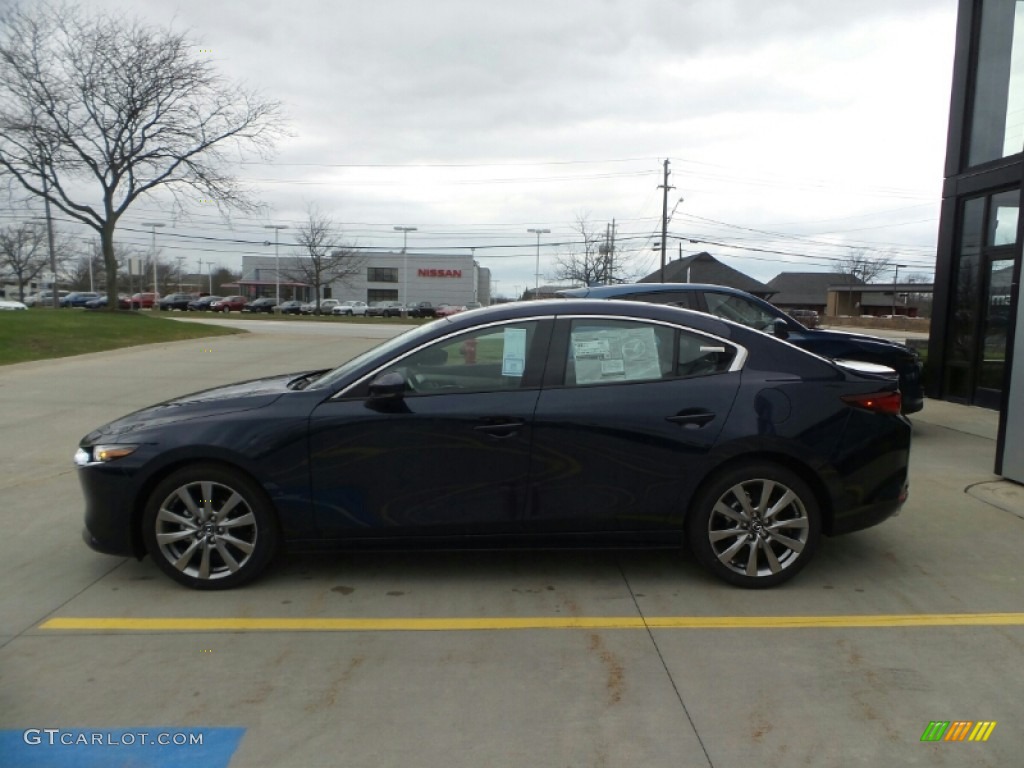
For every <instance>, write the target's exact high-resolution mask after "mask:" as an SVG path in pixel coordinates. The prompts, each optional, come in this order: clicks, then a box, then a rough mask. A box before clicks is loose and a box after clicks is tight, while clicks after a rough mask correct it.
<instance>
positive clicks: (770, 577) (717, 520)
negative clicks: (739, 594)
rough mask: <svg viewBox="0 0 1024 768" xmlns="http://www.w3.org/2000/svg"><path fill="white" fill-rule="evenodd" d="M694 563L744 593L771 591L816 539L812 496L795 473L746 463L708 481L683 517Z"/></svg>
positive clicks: (810, 551)
mask: <svg viewBox="0 0 1024 768" xmlns="http://www.w3.org/2000/svg"><path fill="white" fill-rule="evenodd" d="M687 536H688V540H689V543H690V548H691V549H692V550H693V553H694V555H695V556H696V558H697V560H698V562H700V564H701V565H703V566H704V567H705V568H707V569H708V570H709V571H710V572H711V573H713V574H714V575H715V576H717V577H719V578H720V579H723V580H724V581H727V582H729V583H730V584H735V585H737V586H740V587H747V588H754V589H757V588H763V587H773V586H775V585H777V584H781V583H782V582H784V581H787V580H789V579H791V578H792V577H793V576H795V575H796V574H797V573H798V572H799V571H800V570H801V569H802V568H803V567H804V566H805V565H806V564H807V562H808V561H809V560H810V559H811V557H812V556H813V555H814V552H815V550H816V549H817V546H818V541H819V539H820V538H821V513H820V511H819V509H818V502H817V499H816V498H815V496H814V492H813V491H812V490H811V488H810V486H808V485H807V483H806V482H804V481H803V480H802V479H801V478H800V477H799V476H798V475H797V474H796V473H795V472H792V471H791V470H789V469H787V468H785V467H781V466H778V465H775V464H766V463H760V462H759V463H751V464H747V465H743V466H737V467H734V468H732V469H730V470H727V471H725V472H724V473H722V474H719V475H717V476H714V477H713V478H712V479H711V480H710V481H709V482H708V483H707V484H706V485H705V486H704V487H703V488H701V490H700V491H699V492H698V494H697V497H696V499H695V501H694V504H693V507H692V508H691V511H690V514H689V515H688V517H687Z"/></svg>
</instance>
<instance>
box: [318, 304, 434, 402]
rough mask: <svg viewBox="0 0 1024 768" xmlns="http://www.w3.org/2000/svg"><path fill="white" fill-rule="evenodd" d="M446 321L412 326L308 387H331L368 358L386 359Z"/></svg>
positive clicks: (427, 334) (329, 372) (326, 374)
mask: <svg viewBox="0 0 1024 768" xmlns="http://www.w3.org/2000/svg"><path fill="white" fill-rule="evenodd" d="M446 322H448V321H447V320H444V319H441V320H435V321H434V322H432V323H427V324H426V325H420V326H417V327H416V328H411V329H410V330H408V331H406V332H405V333H401V334H399V335H398V336H395V337H393V338H391V339H388V340H387V341H385V342H384V343H382V344H378V345H377V346H376V347H373V348H372V349H368V350H367V351H366V352H363V353H362V354H361V355H358V356H357V357H353V358H352V359H351V360H349V361H347V362H344V363H342V364H341V365H339V366H338V367H337V368H335V369H334V370H331V371H328V372H327V373H325V374H324V375H323V376H321V377H320V378H319V379H317V380H316V381H315V382H313V383H311V384H310V385H309V387H308V388H309V389H329V388H330V387H332V386H334V384H335V383H337V382H338V381H341V380H342V379H343V378H345V377H346V376H348V375H349V374H350V373H351V372H352V371H355V370H358V369H359V368H360V367H362V366H363V365H364V364H365V363H366V361H367V360H371V359H373V358H375V357H378V356H379V357H381V358H382V359H386V358H387V357H388V356H390V355H391V354H392V353H393V352H394V351H395V350H397V349H399V348H401V347H403V346H404V345H406V344H407V343H409V342H410V341H415V340H416V339H418V338H419V337H421V336H429V335H430V334H431V333H432V332H433V330H434V329H435V328H436V327H437V325H438V323H446Z"/></svg>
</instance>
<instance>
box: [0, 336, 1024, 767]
mask: <svg viewBox="0 0 1024 768" xmlns="http://www.w3.org/2000/svg"><path fill="white" fill-rule="evenodd" d="M289 325H290V326H291V325H297V324H289ZM310 325H314V326H315V325H319V326H323V327H326V328H337V329H340V330H337V331H334V332H329V331H325V330H317V331H315V332H310V333H309V334H306V333H303V331H302V329H301V328H294V329H288V331H287V333H282V334H274V333H271V332H269V331H261V332H258V333H254V334H250V335H244V336H235V337H229V338H223V337H219V338H216V339H211V340H196V341H189V342H179V343H175V344H165V345H158V346H154V347H146V348H133V349H126V350H119V351H117V352H110V353H100V354H95V355H85V356H82V357H78V358H65V359H62V360H53V361H44V362H40V363H28V364H23V365H16V366H8V367H5V368H0V428H2V434H3V436H4V438H5V439H4V440H3V441H0V502H2V505H0V510H2V513H3V521H4V530H5V533H6V535H5V536H3V537H0V586H2V589H0V617H2V619H0V729H7V730H8V731H13V732H16V735H17V734H18V733H21V732H22V731H23V730H24V729H26V728H33V727H35V728H93V729H114V728H141V727H144V726H145V727H155V726H161V727H175V728H186V727H193V728H204V727H205V728H213V727H222V728H242V729H244V731H245V733H244V736H243V738H242V739H241V742H240V746H239V747H238V748H237V751H236V752H234V753H233V758H232V759H231V765H232V766H303V768H305V767H307V766H337V765H344V766H366V767H367V768H371V767H372V768H378V767H379V766H408V765H412V764H415V765H418V766H428V767H429V766H438V767H440V766H444V768H452V767H453V766H454V767H455V768H461V767H462V766H466V767H467V768H468V767H469V766H473V768H476V767H477V766H480V765H488V766H510V767H512V766H514V767H516V768H520V767H521V766H524V765H530V766H541V767H546V766H588V767H589V766H607V767H609V768H610V767H614V766H623V767H626V766H629V768H634V766H638V765H644V766H656V767H659V768H660V767H661V766H664V767H665V768H669V766H671V767H672V768H676V767H677V766H715V767H716V768H731V766H740V765H754V764H756V765H760V766H792V765H810V766H867V767H870V768H875V767H876V766H879V765H901V766H902V765H921V766H963V765H979V766H984V765H993V766H994V765H1016V764H1019V762H1020V754H1021V752H1022V751H1024V731H1022V729H1021V728H1020V726H1019V722H1020V717H1021V715H1022V713H1024V705H1022V704H1021V700H1022V695H1021V694H1022V693H1024V671H1022V668H1021V665H1020V664H1019V659H1020V654H1021V649H1022V648H1024V613H1021V611H1024V579H1022V578H1021V563H1020V556H1019V551H1020V540H1021V535H1022V533H1024V529H1022V525H1024V520H1022V519H1021V517H1020V516H1019V515H1020V511H1019V510H1017V511H1015V508H1014V505H1013V503H1012V502H1013V498H1014V496H1015V495H1016V494H1017V493H1018V491H1019V488H1018V487H1017V486H1012V485H1009V484H1006V483H1003V482H1002V481H1000V480H999V478H997V477H996V476H994V475H993V474H992V466H993V460H994V451H995V440H994V437H995V428H996V420H995V414H993V413H992V412H990V411H985V410H983V409H975V408H966V407H962V406H956V405H951V404H948V403H938V402H934V401H929V402H928V403H927V404H926V407H925V409H924V411H923V412H922V413H921V414H918V415H915V416H914V417H913V419H912V421H913V423H914V445H913V449H912V457H911V496H910V499H909V501H908V503H907V505H906V507H905V508H904V510H903V512H902V513H901V514H900V515H899V516H898V517H896V518H894V519H892V520H890V521H887V522H886V523H884V524H882V525H880V526H877V527H876V528H872V529H870V530H867V531H863V532H860V533H857V534H853V535H851V536H847V537H841V538H837V539H830V540H826V541H825V542H824V544H823V546H822V548H821V550H820V551H819V553H818V556H817V558H816V560H815V561H814V562H813V563H812V564H811V565H810V566H809V567H808V568H807V569H806V570H805V571H804V572H803V573H801V574H800V576H799V577H797V578H796V579H795V580H794V581H793V582H791V583H790V584H788V585H786V586H785V587H783V588H780V589H775V590H770V591H761V592H751V591H743V590H737V589H733V588H730V587H727V586H725V585H722V584H719V583H717V582H716V581H714V580H712V579H711V578H710V577H708V576H706V575H705V574H704V573H703V572H702V571H701V570H700V569H699V567H697V566H696V564H695V563H693V562H692V560H691V559H689V558H687V557H682V556H679V555H677V554H674V553H663V552H658V553H649V552H627V553H601V552H597V553H588V552H581V553H545V552H536V553H454V554H453V553H435V554H426V553H408V554H391V555H380V554H361V555H344V556H340V557H339V556H320V557H308V556H304V557H299V556H288V557H285V558H284V559H283V560H282V562H281V563H280V564H278V565H277V566H276V567H275V568H274V569H273V570H272V571H271V572H270V573H268V574H267V575H266V577H265V578H263V579H261V580H259V581H258V582H257V583H255V584H253V585H252V586H251V587H249V588H246V589H242V590H237V591H233V592H227V593H210V594H200V593H195V592H191V591H189V590H185V589H182V588H179V587H177V586H176V585H174V584H173V583H171V582H170V581H169V580H167V579H166V578H164V577H163V576H162V575H161V574H160V573H159V572H158V571H157V569H156V568H155V567H154V566H153V564H152V563H151V562H149V561H148V560H144V561H142V562H135V561H132V560H124V559H120V558H110V557H105V556H102V555H97V554H95V553H92V552H91V551H89V550H88V549H87V548H86V547H85V546H84V545H83V544H82V543H81V540H80V538H79V532H80V528H81V514H82V505H81V496H80V492H79V490H78V487H77V481H76V478H75V475H74V470H73V468H72V466H71V460H70V459H71V454H72V452H73V451H74V446H75V444H76V443H77V440H78V438H79V437H80V435H82V434H84V433H85V432H87V431H89V430H90V429H91V428H93V427H95V426H98V425H99V424H101V423H103V422H104V421H106V420H109V419H111V418H113V417H115V416H118V415H121V414H123V413H124V412H126V411H129V410H131V409H132V408H134V407H139V406H142V405H146V404H149V403H152V402H155V401H158V400H162V399H166V398H168V397H172V396H174V395H178V394H182V393H184V392H187V391H192V390H196V389H201V388H205V387H208V386H213V385H216V384H220V383H227V382H230V381H236V380H240V379H245V378H250V377H255V376H259V375H265V374H270V373H274V372H282V371H288V370H302V369H308V368H313V367H321V366H323V365H325V364H330V363H332V362H336V361H339V360H342V359H345V358H346V357H349V356H351V355H353V354H355V353H357V352H358V351H360V350H362V349H365V348H366V347H368V346H372V345H373V344H375V343H376V342H377V341H378V340H379V338H380V333H379V332H378V331H369V330H359V329H361V328H371V327H373V326H355V325H346V324H340V323H339V324H310ZM248 327H251V328H253V329H254V330H256V324H255V323H253V324H250V325H249V326H248ZM989 487H991V488H993V489H998V490H997V492H996V493H994V494H992V495H993V496H994V497H997V498H996V500H997V501H1000V503H998V504H997V503H994V501H993V499H992V498H983V497H981V496H979V493H981V490H984V489H986V488H989ZM979 489H981V490H979ZM203 617H205V618H212V619H217V618H225V617H235V618H238V619H259V618H277V619H287V618H295V619H301V620H304V621H323V622H329V621H333V620H338V619H368V620H382V621H381V623H378V624H377V625H371V627H372V626H375V627H376V628H369V629H365V630H363V631H335V630H319V631H288V630H278V631H271V630H249V631H247V630H244V629H236V630H232V631H223V630H219V631H203V630H201V629H198V628H193V629H191V630H187V629H186V630H181V631H176V630H160V631H144V630H143V631H140V630H132V629H110V630H102V629H93V630H69V629H60V628H47V627H48V624H47V622H49V621H50V620H51V619H75V618H79V619H82V618H84V619H90V618H91V619H99V618H110V619H119V620H122V621H125V622H130V621H132V620H139V621H142V620H146V619H151V618H186V619H187V618H203ZM524 617H541V618H545V619H551V620H553V619H559V618H563V619H578V620H583V619H588V618H589V619H595V620H600V621H605V622H607V621H611V620H614V619H615V617H626V618H629V619H630V620H633V621H636V620H639V624H640V626H641V628H639V629H610V628H607V627H600V626H599V627H594V628H578V629H530V630H512V629H508V628H504V629H502V628H500V626H501V625H502V622H503V621H506V620H509V619H522V618H524ZM793 617H798V618H800V619H801V620H802V622H803V623H802V624H801V625H800V626H793V624H792V621H791V619H792V618H793ZM829 617H831V618H832V621H831V622H830V621H827V619H828V618H829ZM837 617H838V619H839V620H842V619H844V618H845V619H846V620H847V622H850V621H853V620H855V619H862V618H864V617H869V618H870V617H882V618H883V619H885V618H886V617H890V618H891V617H904V620H905V623H904V624H902V625H895V624H890V625H888V626H887V625H885V624H884V622H883V623H882V624H875V625H864V626H851V625H849V623H848V624H846V625H844V624H842V623H841V621H840V623H838V624H837V623H835V620H836V619H837ZM433 618H439V619H452V620H454V619H460V620H465V621H470V622H481V623H487V624H488V625H489V626H492V627H498V628H491V629H485V628H478V629H458V628H455V627H454V625H453V626H451V627H449V628H448V629H439V630H435V631H415V630H408V629H406V630H394V629H388V628H387V625H386V624H385V623H383V620H389V621H407V620H414V619H433ZM664 618H675V619H692V620H700V619H704V620H717V621H723V620H732V622H733V623H732V624H731V625H730V626H727V627H719V628H697V629H694V628H678V627H672V626H668V625H664V624H659V623H658V621H657V620H658V619H664ZM780 618H787V619H789V620H790V621H789V622H788V623H786V622H782V621H780ZM741 620H746V621H749V620H756V622H757V623H756V626H752V627H747V628H744V627H743V625H742V623H741ZM968 620H970V621H968ZM927 622H931V623H930V624H929V623H927ZM971 622H974V623H971ZM954 720H972V721H982V720H984V721H995V722H997V726H996V727H995V729H994V731H993V732H992V735H991V737H990V738H989V740H988V741H987V742H985V743H922V741H921V736H922V734H923V732H924V731H925V729H926V728H927V727H928V725H929V723H930V722H933V721H954ZM37 754H46V755H47V757H49V758H53V757H54V756H53V754H47V753H42V752H40V753H37ZM109 754H110V756H111V760H110V761H109V762H108V764H112V763H114V762H115V760H116V759H117V754H118V753H117V751H116V750H114V751H112V752H111V753H109ZM3 757H4V756H3V755H0V764H4V765H6V764H15V763H11V762H10V761H8V762H5V761H4V759H3ZM58 758H59V755H58ZM154 760H155V762H153V763H151V764H155V765H160V764H161V763H160V762H159V757H157V758H154ZM51 764H53V765H61V766H63V765H69V766H70V765H75V763H74V762H72V761H68V760H65V761H64V762H60V761H59V759H54V760H53V762H52V763H51Z"/></svg>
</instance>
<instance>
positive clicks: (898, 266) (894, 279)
mask: <svg viewBox="0 0 1024 768" xmlns="http://www.w3.org/2000/svg"><path fill="white" fill-rule="evenodd" d="M895 267H896V274H894V275H893V276H892V316H893V317H896V283H897V282H898V281H899V278H900V270H901V269H906V268H907V265H906V264H896V265H895Z"/></svg>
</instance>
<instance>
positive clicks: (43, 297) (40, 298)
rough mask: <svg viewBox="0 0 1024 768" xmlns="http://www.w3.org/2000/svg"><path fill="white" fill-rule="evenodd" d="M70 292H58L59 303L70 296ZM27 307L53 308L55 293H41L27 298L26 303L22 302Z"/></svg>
mask: <svg viewBox="0 0 1024 768" xmlns="http://www.w3.org/2000/svg"><path fill="white" fill-rule="evenodd" d="M68 293H70V291H64V290H58V291H57V301H58V302H59V301H60V300H61V299H62V298H64V297H65V296H67V295H68ZM22 303H23V304H24V305H25V306H26V307H36V306H41V307H52V306H53V292H52V291H40V292H39V293H34V294H32V295H31V296H26V297H25V301H24V302H22Z"/></svg>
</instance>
